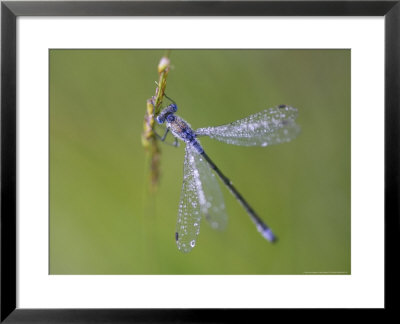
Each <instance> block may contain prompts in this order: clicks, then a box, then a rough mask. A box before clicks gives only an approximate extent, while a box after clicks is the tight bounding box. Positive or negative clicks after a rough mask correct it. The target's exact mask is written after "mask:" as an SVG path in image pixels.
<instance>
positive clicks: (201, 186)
mask: <svg viewBox="0 0 400 324" xmlns="http://www.w3.org/2000/svg"><path fill="white" fill-rule="evenodd" d="M201 215H203V216H204V217H205V219H206V220H207V221H208V223H209V224H210V225H211V227H212V228H214V229H224V228H225V227H226V224H227V220H228V216H227V214H226V210H225V204H224V198H223V195H222V192H221V189H220V187H219V184H218V180H217V179H216V177H215V174H214V173H213V172H212V170H211V169H210V167H209V166H208V164H207V162H206V161H205V160H204V159H203V157H202V156H201V155H200V154H198V153H197V152H196V150H195V149H194V148H193V147H192V146H191V145H187V146H186V153H185V162H184V172H183V185H182V191H181V198H180V202H179V208H178V220H177V224H176V233H175V239H176V244H177V246H178V249H179V250H181V251H182V252H190V251H191V250H192V248H194V247H195V245H196V241H197V236H198V235H199V233H200V220H201Z"/></svg>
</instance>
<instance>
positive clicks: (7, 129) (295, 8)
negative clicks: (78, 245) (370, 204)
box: [0, 0, 400, 323]
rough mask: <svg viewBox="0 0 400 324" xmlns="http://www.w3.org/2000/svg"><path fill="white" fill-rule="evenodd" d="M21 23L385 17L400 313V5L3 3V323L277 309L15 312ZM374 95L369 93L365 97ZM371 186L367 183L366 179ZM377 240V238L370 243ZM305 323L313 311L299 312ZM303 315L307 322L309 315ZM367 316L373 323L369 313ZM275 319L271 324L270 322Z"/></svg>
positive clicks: (388, 281) (390, 293)
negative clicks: (35, 19) (29, 19)
mask: <svg viewBox="0 0 400 324" xmlns="http://www.w3.org/2000/svg"><path fill="white" fill-rule="evenodd" d="M18 16H384V18H385V308H384V310H376V312H377V313H378V316H382V315H383V313H382V312H385V315H386V314H387V312H388V311H390V310H395V308H396V306H397V305H396V302H395V300H396V299H395V297H394V296H395V295H396V293H397V291H396V288H397V287H398V282H399V280H398V274H397V271H396V270H397V267H396V266H395V261H394V260H396V259H397V256H398V248H397V247H398V246H400V245H399V229H400V225H399V224H400V221H399V215H400V213H399V209H400V208H399V207H400V204H399V202H398V198H399V197H400V195H399V178H400V177H399V157H400V147H399V124H400V116H399V111H400V64H399V63H400V1H399V0H396V1H263V0H262V1H122V2H120V1H115V2H112V1H101V2H97V1H94V2H89V1H86V2H85V1H82V2H81V1H29V2H28V1H17V2H14V1H2V2H1V242H0V243H1V291H0V293H1V296H0V297H1V305H0V306H1V309H0V321H1V322H2V323H3V322H4V323H30V322H37V323H89V322H90V323H95V322H101V323H131V322H134V323H136V322H139V323H141V322H234V321H238V320H239V318H240V317H242V316H246V317H245V318H248V319H251V318H253V319H257V318H258V319H260V318H264V319H267V316H275V314H277V310H267V309H265V310H260V309H258V310H243V309H241V310H238V309H236V310H227V309H214V310H204V309H197V310H195V309H20V308H16V300H17V291H16V288H17V287H16V270H17V267H16V211H17V210H16V208H17V205H16V203H17V201H16V192H17V183H16V163H17V157H16V149H17V148H16V143H17V142H16V135H17V133H16V132H17V129H16V114H17V111H16V81H17V80H16V54H17V52H16V44H17V30H16V19H17V17H18ZM366 95H367V94H366ZM366 183H367V180H366ZM372 235H373V234H372V233H371V236H372ZM297 311H298V312H299V315H300V316H309V315H306V314H308V312H304V311H299V310H297ZM302 314H304V315H302ZM367 316H369V317H370V316H371V313H368V315H367ZM271 320H272V319H271Z"/></svg>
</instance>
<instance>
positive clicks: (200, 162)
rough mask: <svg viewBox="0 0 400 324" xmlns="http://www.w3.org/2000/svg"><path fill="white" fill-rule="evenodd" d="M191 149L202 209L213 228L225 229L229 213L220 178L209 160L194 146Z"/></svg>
mask: <svg viewBox="0 0 400 324" xmlns="http://www.w3.org/2000/svg"><path fill="white" fill-rule="evenodd" d="M190 150H191V151H192V156H193V158H194V162H195V165H196V169H197V170H198V183H197V190H198V195H199V202H200V210H201V212H202V214H203V215H204V217H205V219H206V220H207V221H208V223H209V224H210V225H211V227H212V228H214V229H218V230H223V229H225V227H226V224H227V222H228V215H227V214H226V210H225V203H224V196H223V195H222V192H221V188H220V186H219V183H218V180H217V178H216V176H215V174H214V172H213V171H212V170H211V168H210V166H209V165H208V163H207V161H205V160H204V158H203V157H202V156H201V155H200V154H198V153H197V152H196V151H195V150H194V149H193V148H190Z"/></svg>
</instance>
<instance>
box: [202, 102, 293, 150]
mask: <svg viewBox="0 0 400 324" xmlns="http://www.w3.org/2000/svg"><path fill="white" fill-rule="evenodd" d="M296 117H297V109H296V108H293V107H290V106H286V105H281V106H277V107H274V108H269V109H266V110H263V111H260V112H258V113H256V114H254V115H250V116H248V117H246V118H243V119H239V120H237V121H234V122H232V123H230V124H227V125H222V126H217V127H206V128H199V129H198V130H196V135H197V136H209V137H210V138H213V139H216V140H218V141H221V142H225V143H228V144H234V145H243V146H267V145H274V144H280V143H284V142H289V141H291V140H292V139H294V138H295V137H296V136H297V135H298V134H299V132H300V127H299V126H298V125H297V124H296V122H295V119H296Z"/></svg>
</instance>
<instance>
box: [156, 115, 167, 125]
mask: <svg viewBox="0 0 400 324" xmlns="http://www.w3.org/2000/svg"><path fill="white" fill-rule="evenodd" d="M156 120H157V123H159V124H163V123H164V121H165V118H164V117H161V116H157V118H156Z"/></svg>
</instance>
